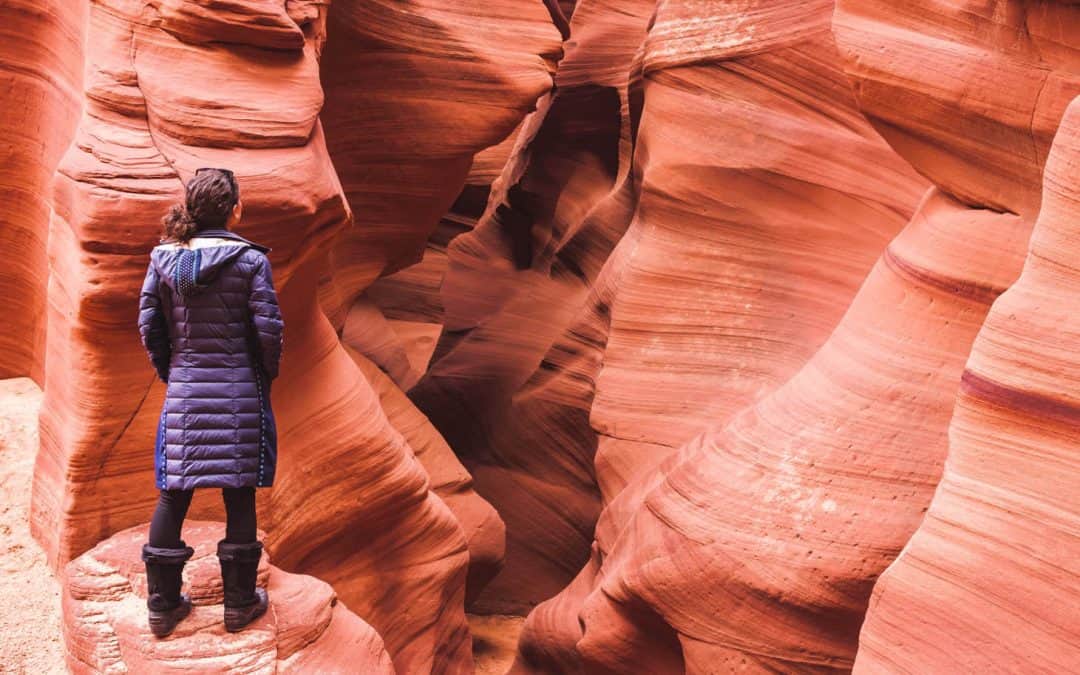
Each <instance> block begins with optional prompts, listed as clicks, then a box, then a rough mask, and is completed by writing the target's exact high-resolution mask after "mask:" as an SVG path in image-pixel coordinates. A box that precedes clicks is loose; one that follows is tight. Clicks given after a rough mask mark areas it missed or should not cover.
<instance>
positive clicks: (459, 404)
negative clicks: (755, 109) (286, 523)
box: [410, 1, 652, 613]
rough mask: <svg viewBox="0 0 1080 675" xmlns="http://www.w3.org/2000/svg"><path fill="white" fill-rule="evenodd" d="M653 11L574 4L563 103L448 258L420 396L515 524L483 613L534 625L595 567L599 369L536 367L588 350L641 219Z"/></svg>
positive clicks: (522, 149)
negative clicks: (645, 56)
mask: <svg viewBox="0 0 1080 675" xmlns="http://www.w3.org/2000/svg"><path fill="white" fill-rule="evenodd" d="M651 11H652V3H651V2H629V3H628V2H621V3H609V2H602V1H600V2H596V1H593V2H583V3H580V4H579V6H578V7H577V8H576V9H575V12H574V18H573V20H572V32H573V36H574V39H573V40H572V41H570V42H569V43H568V45H567V52H566V56H565V57H564V58H563V60H562V61H561V62H560V64H559V71H558V74H557V76H556V82H555V84H556V87H555V90H554V92H553V93H552V94H551V95H550V96H548V97H545V99H543V100H542V101H541V102H540V104H539V110H538V111H537V112H536V113H535V114H533V115H531V116H530V117H529V118H527V119H526V121H525V123H524V124H523V126H522V128H521V129H520V131H519V132H518V135H517V141H516V145H515V146H514V149H513V153H512V154H511V156H510V160H509V162H508V163H507V164H506V166H505V168H504V169H503V171H502V174H501V175H500V176H499V178H498V180H496V181H495V183H494V184H493V186H492V190H491V199H490V200H489V202H488V207H487V210H486V211H485V213H484V214H483V215H482V217H481V218H480V220H479V221H478V223H477V225H476V227H475V229H473V230H471V231H470V232H468V233H466V234H463V235H461V236H459V237H457V238H456V239H454V240H453V241H452V243H451V244H450V246H449V251H448V262H447V264H446V273H445V280H444V281H443V283H442V289H441V298H442V306H443V314H442V321H443V323H444V331H443V334H442V336H441V339H440V341H439V345H438V346H437V348H436V353H435V360H434V362H433V363H432V365H431V367H430V369H429V370H428V372H427V373H426V375H425V377H424V379H423V380H422V381H421V382H420V384H419V385H418V386H417V387H416V388H415V389H413V390H412V391H411V392H410V396H411V397H412V398H413V400H415V401H416V402H417V404H418V405H419V406H420V408H421V409H422V410H424V412H425V413H427V414H428V416H429V417H430V418H431V419H432V421H433V422H434V423H435V424H436V425H437V426H438V428H439V429H440V431H442V433H443V434H444V435H445V436H446V437H447V439H448V440H449V441H450V443H451V445H452V447H453V448H454V450H455V451H456V452H457V453H458V454H459V456H461V457H462V458H463V460H464V462H465V464H466V466H467V467H468V469H469V471H470V472H472V474H473V475H474V477H475V479H476V481H477V489H478V490H479V491H480V492H481V493H482V494H483V495H484V496H485V498H487V499H488V500H490V501H491V502H492V503H493V504H494V505H495V507H496V509H497V510H498V511H499V514H500V515H501V516H502V518H503V519H504V520H506V521H507V524H508V526H507V531H508V540H507V562H506V568H505V569H504V571H503V572H502V573H501V574H500V575H499V576H498V577H497V578H496V579H495V580H494V581H493V583H492V585H491V586H490V587H489V588H488V590H487V592H485V593H484V595H483V597H482V598H481V599H480V602H479V604H478V605H477V606H476V607H477V610H478V611H495V612H522V613H523V612H524V611H527V610H528V609H529V608H531V607H532V606H534V605H535V604H536V603H537V602H539V601H540V600H542V599H544V598H545V597H549V596H550V595H553V594H554V593H555V592H557V591H558V590H559V589H560V588H562V587H563V586H565V584H566V583H567V582H568V581H569V580H570V579H571V578H572V577H573V575H574V573H575V572H576V570H577V569H578V568H579V567H580V566H581V564H582V563H583V562H584V561H585V560H586V559H587V556H588V550H589V542H590V539H591V531H592V526H593V523H594V522H595V520H596V517H597V513H598V507H599V499H598V498H599V495H598V492H597V489H596V483H595V477H594V476H593V475H592V471H591V466H590V465H591V455H592V448H593V447H594V446H595V435H594V434H593V432H592V430H591V429H590V428H589V425H588V419H587V410H588V404H589V400H590V399H591V396H590V395H589V393H588V392H587V391H586V390H583V389H581V388H580V387H579V386H578V385H579V383H580V381H575V380H576V379H577V377H578V376H581V375H583V374H585V373H588V367H587V366H586V369H585V370H584V371H581V370H579V371H578V372H576V373H575V372H573V370H574V369H572V368H567V367H566V366H567V365H568V364H567V363H565V360H563V362H562V363H558V364H555V363H554V362H553V361H552V360H547V359H545V360H544V361H543V363H542V361H541V360H542V359H544V358H545V353H547V354H549V355H552V353H553V352H561V353H563V354H568V351H570V352H572V351H573V350H575V349H576V348H577V347H578V346H581V345H580V343H579V341H578V338H577V335H580V334H581V332H583V331H588V329H587V328H585V327H583V326H579V329H575V328H572V327H571V326H573V325H575V324H578V323H579V322H580V321H581V317H582V316H587V315H588V314H589V310H588V309H587V307H588V306H589V305H591V304H592V303H591V302H589V301H588V297H589V293H590V288H591V286H592V284H593V282H594V280H595V279H596V277H597V275H598V273H599V270H600V268H601V266H602V265H603V263H604V261H605V259H606V258H607V256H608V254H609V253H610V252H611V250H612V249H613V248H614V246H615V245H616V243H617V242H619V241H620V238H621V237H622V234H623V233H624V232H625V230H626V228H627V225H628V223H629V220H630V216H631V213H632V209H633V205H634V202H633V199H632V196H631V195H632V192H633V177H632V176H631V175H630V171H629V168H630V155H631V151H632V138H631V137H632V134H633V131H632V119H631V117H632V112H631V102H630V97H631V94H630V89H631V87H632V86H633V85H632V81H633V80H634V77H633V76H632V73H631V71H632V60H633V56H634V53H635V51H636V49H637V45H638V44H639V43H640V42H641V39H642V38H643V36H644V30H645V24H646V22H647V21H648V18H649V16H650V14H651ZM575 343H577V344H575ZM586 348H587V347H586ZM571 358H572V357H571ZM552 359H559V357H558V356H554V355H553V356H552ZM588 376H589V377H591V374H589V375H588ZM567 390H575V391H573V392H572V393H571V392H568V391H567ZM560 392H562V393H560ZM564 394H565V395H564ZM582 394H584V395H585V398H583V397H582V396H581V395H582Z"/></svg>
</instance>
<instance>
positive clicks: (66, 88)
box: [0, 0, 86, 384]
mask: <svg viewBox="0 0 1080 675" xmlns="http://www.w3.org/2000/svg"><path fill="white" fill-rule="evenodd" d="M85 23H86V6H85V5H84V4H83V3H81V2H80V3H74V4H73V3H67V2H64V1H63V0H44V1H43V0H17V1H12V2H5V3H4V5H3V6H2V7H0V91H3V92H4V104H5V105H4V113H3V114H2V115H0V138H3V144H2V145H0V249H2V250H4V251H6V252H7V262H6V263H5V264H4V265H3V266H2V268H0V293H2V294H3V297H4V298H5V302H6V303H7V305H6V307H7V309H6V310H5V311H4V312H3V314H2V316H0V377H13V376H16V375H28V376H30V377H33V378H34V380H35V381H36V382H38V384H40V383H41V382H42V378H43V377H44V360H45V325H46V316H45V288H46V279H47V277H48V261H47V259H46V251H45V242H46V241H47V240H48V224H49V206H50V193H51V190H50V185H51V183H52V174H53V171H55V170H56V165H57V164H58V163H59V162H60V157H61V156H62V155H63V153H64V151H65V150H66V149H67V146H68V144H69V143H70V142H71V138H72V136H73V135H74V133H75V125H76V123H77V122H78V118H79V105H80V101H81V96H80V93H79V92H80V90H81V87H82V63H83V60H82V49H83V29H84V27H85Z"/></svg>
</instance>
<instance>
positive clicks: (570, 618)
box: [478, 3, 925, 672]
mask: <svg viewBox="0 0 1080 675" xmlns="http://www.w3.org/2000/svg"><path fill="white" fill-rule="evenodd" d="M751 7H752V8H754V9H756V10H757V11H756V12H751V11H750V9H751ZM700 9H701V8H700V7H699V6H697V5H694V6H691V5H689V4H685V5H684V4H681V3H667V4H665V5H664V6H663V7H662V8H661V9H660V10H659V11H658V14H657V17H656V20H655V22H654V24H653V26H652V28H651V29H650V31H649V34H648V37H647V38H646V40H645V47H644V52H643V61H642V63H643V68H644V69H645V84H644V92H643V96H644V107H643V110H642V112H641V123H640V127H639V130H638V134H637V136H638V143H637V147H636V148H635V153H636V154H635V171H637V172H640V173H641V178H640V193H639V196H638V197H637V201H636V213H635V216H634V220H633V222H632V223H631V225H630V229H629V230H628V231H627V233H626V235H625V236H624V237H623V239H622V240H621V241H620V243H619V247H618V248H617V249H616V252H615V254H614V255H612V257H611V258H610V259H609V261H608V265H607V267H605V269H604V273H603V274H602V277H603V278H604V279H605V284H607V285H608V286H607V288H604V289H602V288H600V287H599V284H597V288H596V289H595V292H596V293H597V295H596V296H595V297H596V298H597V299H599V300H601V301H602V302H600V303H598V304H597V305H596V306H595V311H596V314H597V315H598V316H601V317H604V320H603V321H602V322H598V323H597V324H594V325H600V326H604V328H602V329H601V331H600V333H599V335H598V337H597V338H594V339H593V341H592V342H589V343H588V346H589V348H590V349H593V350H596V349H597V347H598V348H599V353H598V354H596V356H595V357H594V358H593V359H592V360H593V362H594V363H595V364H596V365H597V366H598V368H597V369H596V370H593V371H592V373H591V374H590V376H589V378H590V379H591V380H592V379H594V381H595V398H594V399H592V400H590V401H589V403H588V404H587V407H586V414H587V415H588V419H589V420H590V422H591V426H592V428H593V429H595V430H596V432H598V434H599V443H598V446H597V449H596V454H595V476H596V481H597V484H598V486H599V488H600V490H601V493H602V496H603V503H604V505H605V515H603V516H602V517H601V519H600V522H599V523H598V525H597V536H596V545H595V546H594V550H593V552H592V560H591V561H590V562H589V563H588V564H587V566H586V568H585V570H584V571H582V573H581V576H580V577H579V578H578V580H576V581H575V582H574V583H572V584H571V585H570V586H569V587H568V588H567V590H566V591H565V592H564V593H563V594H561V595H560V596H559V597H557V598H555V599H553V600H551V601H550V602H548V603H545V604H544V605H542V606H541V607H539V608H538V609H537V610H535V611H534V612H533V613H532V614H531V615H530V618H529V620H528V622H527V624H526V628H525V632H524V633H523V637H522V643H521V659H519V664H518V665H519V667H520V668H522V669H525V670H529V669H532V670H538V671H544V670H551V669H562V670H567V669H569V670H570V671H571V672H572V671H573V669H574V668H580V667H581V664H580V663H579V662H578V660H577V659H578V654H577V649H576V647H575V644H576V642H577V641H578V640H579V639H580V638H581V628H580V626H579V621H578V619H579V615H581V611H582V608H583V603H584V602H585V600H586V597H587V596H588V595H589V593H590V592H591V591H593V590H594V589H595V588H596V584H598V583H599V582H600V580H601V579H602V578H603V577H604V575H605V572H604V571H603V570H602V569H601V568H602V563H603V560H602V558H604V557H605V556H606V555H608V554H610V553H611V546H612V545H613V543H614V540H615V539H616V538H617V536H618V533H619V532H620V531H621V530H622V528H623V527H624V526H625V524H626V522H627V520H628V519H629V517H630V516H631V515H632V514H633V512H634V510H635V508H636V507H635V506H634V502H635V500H638V501H640V497H641V495H642V494H643V492H642V491H632V492H631V494H632V495H633V497H630V496H628V497H627V498H625V499H621V498H620V494H621V493H622V492H623V491H624V489H626V486H627V485H631V484H634V482H635V481H636V480H638V479H640V478H641V477H651V476H654V475H655V473H654V472H655V469H656V467H658V466H659V465H660V463H661V462H662V461H663V460H664V458H665V457H667V456H669V455H670V454H671V453H672V452H673V451H674V450H675V449H676V448H678V447H679V445H680V444H682V443H684V442H686V441H687V440H689V439H691V438H693V437H694V435H696V434H697V433H700V432H701V431H702V430H703V429H705V428H707V427H708V426H710V425H719V424H722V423H723V422H725V421H726V420H727V419H728V418H729V417H730V416H731V415H733V414H735V413H736V412H737V411H738V410H739V409H740V408H742V407H744V406H746V405H747V404H748V403H751V402H753V401H754V400H757V399H759V398H760V397H762V396H764V395H766V394H767V393H768V392H770V391H771V390H773V389H775V388H776V387H778V386H780V385H781V384H783V383H784V381H785V380H786V379H787V378H789V377H791V376H792V375H793V374H794V373H796V372H797V371H798V369H799V368H800V367H801V366H802V365H803V364H804V363H805V362H806V361H807V359H809V358H810V357H811V356H812V355H813V353H814V351H815V350H816V349H817V348H818V347H820V345H821V344H822V343H823V342H824V341H825V339H826V338H827V337H828V335H829V333H830V331H832V329H833V328H834V326H835V325H836V322H837V321H839V319H840V317H841V316H842V314H843V312H844V311H845V309H846V308H847V306H848V304H849V303H850V301H851V297H852V296H853V295H854V293H855V291H856V290H857V289H858V286H859V284H860V283H861V282H862V280H863V277H864V276H865V274H866V272H867V271H868V270H869V269H870V267H871V266H872V264H873V261H874V260H875V259H876V258H877V256H878V255H879V253H880V251H881V249H882V248H883V247H884V246H885V245H886V244H887V242H888V240H889V239H890V238H891V237H892V236H893V235H894V234H895V233H896V232H897V231H898V230H899V228H900V227H901V226H902V225H903V223H904V221H905V220H906V219H907V218H908V217H909V216H910V212H911V210H912V209H913V208H914V206H915V205H916V202H917V201H918V197H919V194H920V193H921V192H922V191H924V189H925V183H923V182H922V181H921V180H920V179H919V178H918V177H917V176H916V175H915V174H914V172H913V171H911V169H910V168H909V167H907V166H906V165H905V164H904V163H903V161H901V160H900V159H899V158H898V157H897V156H896V155H895V153H892V152H891V150H889V148H888V147H887V146H886V145H885V144H884V142H883V141H882V140H881V139H880V137H878V136H877V135H876V133H875V132H874V131H873V130H872V129H871V128H870V126H869V125H868V124H867V123H866V122H865V120H863V119H862V118H861V117H860V116H859V114H858V111H857V109H856V107H855V102H854V99H853V98H852V97H851V94H850V91H849V90H848V86H847V83H846V80H845V78H844V75H843V72H842V71H841V70H840V67H839V57H838V55H837V54H836V51H835V48H834V46H833V44H832V41H831V38H830V35H829V32H828V22H829V18H830V11H829V10H830V9H831V5H829V4H828V3H824V4H817V5H814V8H813V11H807V9H806V8H805V7H804V6H802V5H800V6H799V7H798V8H796V7H795V4H794V3H743V4H739V5H738V6H735V5H731V6H728V5H724V8H723V9H722V11H721V10H719V9H718V10H717V12H715V13H713V14H711V15H710V16H709V18H708V19H705V18H703V17H701V16H699V15H698V14H697V12H698V11H699V10H700ZM579 11H581V8H579ZM747 16H752V17H753V19H754V21H748V20H747V19H746V18H745V17H747ZM755 22H756V23H755ZM751 34H752V35H754V36H758V35H760V36H761V37H762V39H763V42H762V43H761V44H760V45H756V46H755V45H749V46H747V43H748V42H749V41H750V38H749V36H750V35H751ZM766 38H767V39H766ZM680 40H683V41H681V42H680ZM650 50H655V51H650ZM680 50H681V51H680ZM870 158H872V159H870ZM871 166H872V167H873V171H869V170H868V167H871ZM608 323H609V324H610V329H607V328H606V326H607V325H608ZM582 334H584V335H588V336H589V337H592V334H590V333H586V332H582ZM571 344H572V343H571ZM583 351H584V350H572V351H570V352H569V353H570V354H575V353H576V354H579V355H580V354H581V353H582V352H583ZM560 357H561V358H566V356H564V355H560V354H557V353H556V354H554V358H555V359H558V358H560ZM581 360H582V361H584V359H581ZM556 362H557V361H556ZM601 364H602V365H601ZM590 385H591V382H588V381H584V382H581V383H580V386H582V387H583V388H584V387H587V386H590ZM591 394H592V392H590V395H591ZM568 454H569V453H568ZM478 485H480V486H481V488H480V489H481V492H482V493H483V488H482V484H480V483H479V481H478ZM508 529H509V531H510V536H513V526H512V525H510V524H509V523H508ZM603 564H604V565H606V563H603ZM583 578H587V579H585V580H583ZM609 619H610V620H612V621H614V619H613V618H612V617H608V616H605V620H609ZM619 623H623V624H625V623H626V622H625V621H622V622H619ZM619 623H613V624H612V626H617V625H619ZM599 626H600V623H599V622H597V623H595V624H594V628H597V629H600V628H599ZM649 631H651V632H653V633H654V634H660V631H653V630H652V629H651V628H650V629H649ZM649 631H647V632H649ZM618 636H619V632H618V630H617V629H615V628H612V636H611V639H612V640H619V639H620V638H619V637H618ZM634 636H635V637H634V638H629V637H627V638H626V639H627V640H628V641H630V642H632V641H633V639H636V638H637V637H638V636H637V634H636V633H635V634H634ZM624 637H625V636H624ZM663 642H664V649H666V648H667V647H668V646H670V643H671V640H670V639H665V640H664V641H663ZM643 644H645V643H644V642H643ZM645 651H647V650H646V649H645V648H644V647H643V648H642V649H639V650H636V651H635V658H642V654H643V653H644V652H645ZM656 653H657V655H658V656H659V658H660V662H658V663H657V664H656V665H657V667H664V665H665V664H670V663H671V662H672V661H671V660H670V658H667V657H664V656H662V655H661V652H656ZM676 661H677V660H676ZM590 665H596V664H590ZM624 665H625V664H624Z"/></svg>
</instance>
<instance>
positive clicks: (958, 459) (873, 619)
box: [855, 98, 1080, 673]
mask: <svg viewBox="0 0 1080 675" xmlns="http://www.w3.org/2000/svg"><path fill="white" fill-rule="evenodd" d="M1078 176H1080V98H1077V99H1075V100H1074V101H1073V103H1072V105H1071V106H1070V107H1069V109H1068V111H1067V112H1066V114H1065V117H1064V119H1063V120H1062V123H1061V127H1060V129H1059V130H1058V133H1057V135H1056V136H1055V139H1054V143H1053V146H1052V149H1051V150H1050V157H1049V160H1048V162H1047V164H1046V176H1045V179H1044V182H1043V185H1044V191H1043V196H1042V209H1041V211H1040V214H1039V218H1038V221H1037V222H1036V224H1035V231H1034V233H1033V234H1032V237H1031V249H1030V252H1029V253H1028V256H1027V261H1026V263H1025V265H1024V270H1023V273H1022V274H1021V275H1020V279H1019V280H1018V281H1017V282H1016V283H1015V284H1014V285H1013V286H1012V287H1011V288H1009V290H1008V291H1007V292H1006V293H1005V294H1004V295H1002V296H1001V297H1000V298H999V299H998V301H997V302H996V303H995V304H994V307H993V309H992V310H991V311H990V314H989V316H988V317H987V319H986V323H985V325H984V326H983V328H982V330H981V331H980V333H979V336H978V338H977V339H976V341H975V344H974V347H973V348H972V352H971V357H970V359H969V360H968V363H967V368H966V370H965V371H964V375H963V385H962V386H961V388H960V395H959V397H958V399H957V402H956V411H955V413H954V414H953V418H952V425H951V427H950V429H949V440H950V443H949V457H948V461H947V462H946V464H945V473H944V476H943V477H942V480H941V484H940V485H939V486H938V490H937V494H936V495H935V496H934V500H933V503H932V504H931V506H930V510H929V512H928V513H927V514H926V519H925V521H924V522H923V523H922V525H921V526H920V528H919V530H918V532H916V533H915V536H914V537H912V539H911V541H910V542H909V543H908V545H907V546H906V547H905V549H904V551H903V553H902V554H901V555H900V557H899V558H898V559H897V561H896V562H895V563H894V564H893V565H892V566H891V567H890V568H889V569H888V570H887V571H886V572H885V574H884V575H883V576H882V578H881V580H880V581H879V582H878V584H877V585H876V586H875V588H874V596H873V599H872V600H871V605H870V611H869V613H868V614H867V617H866V623H865V625H864V626H863V630H862V634H861V637H860V640H859V653H858V658H857V659H856V661H855V670H856V671H857V672H863V673H875V672H883V671H893V672H900V671H903V672H961V671H966V672H988V671H990V670H1027V671H1031V672H1035V671H1039V672H1066V671H1069V670H1071V669H1073V668H1075V667H1076V664H1077V663H1078V662H1080V632H1078V627H1080V602H1078V598H1080V585H1078V581H1077V580H1078V579H1080V539H1078V537H1077V535H1076V532H1077V529H1078V527H1080V464H1078V461H1077V460H1078V458H1080V438H1078V437H1077V433H1076V428H1077V420H1078V419H1080V394H1078V392H1080V358H1078V357H1077V353H1076V350H1075V349H1074V348H1073V347H1072V346H1073V345H1075V343H1076V341H1077V340H1078V339H1080V320H1078V318H1077V315H1076V307H1077V305H1078V303H1080V264H1078V260H1080V178H1078Z"/></svg>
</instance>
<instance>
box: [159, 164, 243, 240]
mask: <svg viewBox="0 0 1080 675" xmlns="http://www.w3.org/2000/svg"><path fill="white" fill-rule="evenodd" d="M185 191H186V194H185V197H184V203H183V204H176V205H175V206H173V207H172V208H171V209H169V213H168V215H166V216H165V217H164V218H163V219H162V220H161V223H162V225H163V226H164V237H163V239H168V240H175V241H181V242H185V241H188V240H189V239H191V238H192V237H194V236H195V235H196V234H198V232H199V230H206V229H215V228H220V227H224V226H225V223H226V222H228V220H229V214H230V213H231V212H232V210H233V207H234V206H236V203H237V202H238V201H240V186H239V185H237V183H236V177H235V176H233V172H232V171H229V170H228V169H198V170H196V171H195V176H194V177H193V178H192V179H191V180H189V181H188V183H187V186H186V187H185Z"/></svg>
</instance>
